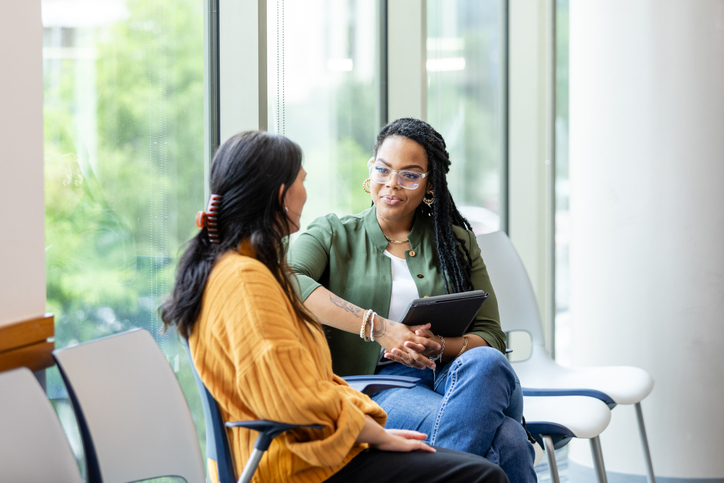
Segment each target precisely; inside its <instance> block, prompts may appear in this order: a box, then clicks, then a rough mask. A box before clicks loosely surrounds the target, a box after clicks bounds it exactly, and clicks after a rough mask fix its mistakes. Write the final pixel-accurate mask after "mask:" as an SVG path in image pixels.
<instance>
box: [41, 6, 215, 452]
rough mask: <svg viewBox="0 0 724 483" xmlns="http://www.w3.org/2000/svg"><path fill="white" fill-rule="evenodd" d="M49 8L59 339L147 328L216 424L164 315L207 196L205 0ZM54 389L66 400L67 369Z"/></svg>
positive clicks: (49, 152)
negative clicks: (178, 260)
mask: <svg viewBox="0 0 724 483" xmlns="http://www.w3.org/2000/svg"><path fill="white" fill-rule="evenodd" d="M42 15H43V25H44V31H43V35H44V38H43V67H44V69H43V71H44V90H45V93H44V95H45V101H44V103H45V104H44V122H45V185H46V189H45V196H46V247H47V248H46V257H47V296H48V311H49V312H52V313H54V314H55V320H56V329H55V333H56V338H55V343H56V346H57V347H64V346H67V345H72V344H77V343H79V342H83V341H87V340H92V339H96V338H99V337H102V336H105V335H109V334H113V333H117V332H122V331H125V330H128V329H130V328H133V327H143V328H146V329H148V330H149V331H150V332H151V333H152V334H153V335H154V337H155V338H156V340H157V341H158V343H159V346H160V347H161V348H162V349H163V351H164V353H165V354H166V356H167V358H168V359H169V362H170V363H171V366H172V367H173V368H174V370H175V371H176V372H177V373H178V377H179V380H180V382H181V384H182V386H183V387H184V390H185V392H186V395H187V399H188V401H189V403H190V405H191V408H192V412H193V414H194V418H195V420H196V422H197V426H199V427H200V428H203V417H202V414H201V408H200V403H199V402H198V395H197V394H196V388H195V386H194V381H193V378H192V374H191V372H190V371H189V368H188V365H187V364H186V357H185V356H183V355H179V352H180V351H179V347H178V345H177V339H176V335H175V333H167V334H163V333H161V330H160V329H161V327H162V324H161V321H160V319H159V317H158V315H157V307H158V306H159V303H160V301H161V300H162V299H163V298H164V297H166V296H167V294H168V293H169V290H170V288H171V286H172V281H173V276H174V270H175V257H176V256H177V255H178V253H179V247H180V245H181V244H182V243H183V242H185V241H186V240H188V239H189V237H190V236H191V235H192V234H193V233H195V230H196V228H195V226H194V215H195V213H196V211H197V210H199V207H202V206H203V205H204V199H203V197H204V186H203V179H204V175H203V173H204V124H203V123H204V121H203V120H204V104H203V102H204V93H203V65H204V58H203V55H204V38H203V30H204V29H203V2H202V1H201V0H129V1H123V0H106V1H95V2H87V1H83V0H43V2H42ZM48 392H49V395H50V397H51V398H53V399H55V400H56V401H55V402H56V406H59V405H61V406H62V405H63V404H64V403H63V402H62V399H63V398H64V397H66V396H65V394H64V390H63V386H62V383H61V380H60V376H59V374H58V372H57V370H53V371H49V373H48ZM59 413H60V414H61V415H63V414H70V413H69V412H68V411H66V410H63V409H61V408H59ZM64 422H65V423H66V427H67V422H68V421H67V420H66V421H64ZM200 434H202V435H203V432H201V433H200ZM74 446H75V449H78V445H77V444H76V445H74Z"/></svg>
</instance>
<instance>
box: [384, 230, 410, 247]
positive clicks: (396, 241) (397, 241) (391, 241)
mask: <svg viewBox="0 0 724 483" xmlns="http://www.w3.org/2000/svg"><path fill="white" fill-rule="evenodd" d="M382 235H383V236H384V237H385V240H387V241H388V242H390V243H394V244H395V245H402V244H404V243H410V240H402V241H399V240H393V239H392V238H390V237H388V236H387V235H385V234H384V233H383V234H382Z"/></svg>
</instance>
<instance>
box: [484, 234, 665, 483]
mask: <svg viewBox="0 0 724 483" xmlns="http://www.w3.org/2000/svg"><path fill="white" fill-rule="evenodd" d="M477 241H478V244H479V245H480V249H481V250H482V254H483V258H484V260H485V263H486V265H487V267H488V273H489V274H490V279H491V281H492V283H493V288H494V289H495V295H496V296H497V298H498V306H499V310H500V318H501V324H502V327H503V330H504V331H506V332H511V331H525V332H528V333H529V334H530V336H531V339H532V348H531V355H530V357H529V358H528V359H526V360H524V361H519V362H514V363H513V367H514V368H515V371H516V373H517V374H518V378H519V379H520V382H521V385H522V386H523V387H524V391H523V393H524V394H525V395H528V396H547V395H555V396H564V395H581V396H589V397H594V398H597V399H600V400H601V401H603V402H605V403H606V404H607V405H608V406H609V408H611V409H613V408H614V407H615V406H616V405H617V404H634V405H635V407H636V414H637V417H638V424H639V431H640V435H641V444H642V446H643V452H644V458H645V460H646V466H647V472H648V480H649V482H650V483H655V481H656V480H655V477H654V471H653V465H652V463H651V454H650V453H649V446H648V440H647V438H646V429H645V426H644V420H643V414H642V411H641V400H643V399H644V398H645V397H646V396H648V394H649V393H650V392H651V390H652V389H653V386H654V381H653V379H652V378H651V376H650V375H649V374H648V373H647V372H646V371H644V370H643V369H639V368H637V367H628V366H610V367H580V368H567V367H563V366H561V365H559V364H557V363H556V362H555V361H554V360H553V359H552V358H551V357H550V355H549V354H548V352H547V351H546V349H545V345H544V338H543V332H542V328H541V327H542V324H541V319H540V314H539V312H538V304H537V303H536V299H535V294H534V292H533V287H532V286H531V284H530V280H529V278H528V274H527V272H526V270H525V267H524V266H523V263H522V261H521V260H520V257H518V253H517V252H516V250H515V248H514V247H513V245H512V243H511V242H510V239H509V238H508V236H507V235H506V234H505V233H503V232H495V233H490V234H487V235H480V236H478V237H477ZM526 409H527V408H526ZM591 444H592V451H593V453H594V456H595V455H596V453H600V445H599V444H598V443H597V440H596V441H594V440H593V439H592V440H591ZM603 476H604V477H605V474H604V475H603Z"/></svg>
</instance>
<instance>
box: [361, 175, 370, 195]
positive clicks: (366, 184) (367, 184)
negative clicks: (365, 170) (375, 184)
mask: <svg viewBox="0 0 724 483" xmlns="http://www.w3.org/2000/svg"><path fill="white" fill-rule="evenodd" d="M362 189H363V190H364V191H365V193H369V192H370V179H369V178H367V179H366V180H364V182H363V183H362Z"/></svg>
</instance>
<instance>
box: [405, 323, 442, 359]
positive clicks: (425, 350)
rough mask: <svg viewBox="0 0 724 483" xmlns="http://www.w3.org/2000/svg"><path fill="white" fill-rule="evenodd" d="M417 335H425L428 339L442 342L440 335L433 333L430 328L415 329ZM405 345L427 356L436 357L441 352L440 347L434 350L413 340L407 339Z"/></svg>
mask: <svg viewBox="0 0 724 483" xmlns="http://www.w3.org/2000/svg"><path fill="white" fill-rule="evenodd" d="M415 335H416V336H418V337H424V338H426V339H430V340H433V341H435V342H437V343H438V344H439V343H440V342H442V341H441V340H440V337H439V336H436V335H435V334H433V333H432V331H430V329H425V328H418V329H416V330H415ZM404 345H405V347H407V348H408V349H411V350H413V351H415V352H417V353H418V354H420V355H423V356H425V357H436V356H437V355H438V354H439V353H440V349H437V350H434V349H431V348H428V347H426V346H424V345H422V344H416V343H414V342H412V341H406V342H405V344H404Z"/></svg>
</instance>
